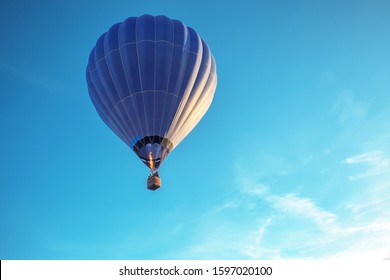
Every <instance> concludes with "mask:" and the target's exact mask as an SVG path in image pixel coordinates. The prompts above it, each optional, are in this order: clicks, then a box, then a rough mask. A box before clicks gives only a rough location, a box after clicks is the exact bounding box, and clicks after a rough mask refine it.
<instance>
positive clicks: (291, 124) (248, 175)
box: [0, 0, 390, 259]
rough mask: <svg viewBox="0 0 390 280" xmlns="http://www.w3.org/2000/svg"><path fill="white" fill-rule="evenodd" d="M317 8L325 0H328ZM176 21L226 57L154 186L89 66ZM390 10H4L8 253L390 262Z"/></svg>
mask: <svg viewBox="0 0 390 280" xmlns="http://www.w3.org/2000/svg"><path fill="white" fill-rule="evenodd" d="M313 2H314V3H313ZM145 13H149V14H153V15H159V14H163V15H166V16H168V17H171V18H175V19H179V20H181V21H183V22H184V23H185V24H186V25H188V26H191V27H193V28H194V29H195V30H196V31H197V32H198V33H199V34H200V35H201V36H202V38H203V39H204V40H205V41H206V42H207V43H208V45H209V47H210V49H211V51H212V53H213V55H214V57H215V59H216V63H217V72H218V87H217V91H216V95H215V99H214V102H213V104H212V106H211V108H210V110H209V112H208V113H207V114H206V115H205V117H204V118H203V120H202V121H201V122H200V123H199V124H198V126H197V127H196V128H195V129H194V131H193V132H191V133H190V134H189V136H188V137H187V138H186V139H185V140H184V141H183V142H182V143H181V144H180V145H179V146H178V148H177V149H176V150H175V151H174V152H173V153H171V154H170V155H169V157H168V158H167V159H166V161H165V162H164V165H163V166H162V168H161V171H160V174H161V176H162V182H163V187H162V189H160V190H159V191H157V192H151V191H148V190H146V177H147V175H148V170H147V168H146V167H145V166H144V165H143V164H142V163H141V162H140V161H139V160H138V158H137V157H136V155H135V154H134V153H133V152H132V151H131V150H130V149H129V148H128V147H127V146H126V145H125V144H123V143H122V142H121V141H120V140H119V139H118V138H117V137H116V136H115V135H114V134H113V133H112V132H111V131H110V130H109V129H108V128H107V127H106V126H105V125H104V123H103V122H102V121H101V120H100V118H99V117H98V115H97V113H96V112H95V110H94V108H93V106H92V103H91V102H90V100H89V97H88V92H87V87H86V82H85V67H86V64H87V60H88V55H89V52H90V50H91V48H92V47H93V46H94V44H95V42H96V40H97V38H98V37H99V36H100V34H102V33H103V32H105V31H106V30H108V28H109V27H110V26H111V25H112V24H114V23H116V22H119V21H122V20H124V19H125V18H127V17H129V16H139V15H142V14H145ZM389 14H390V5H389V2H388V1H378V0H374V1H345V0H341V1H333V0H332V1H329V0H328V1H264V0H263V1H254V0H253V1H226V0H220V1H219V0H218V1H189V0H180V1H179V0H170V1H168V0H167V1H151V0H150V1H70V0H67V1H32V0H31V1H29V0H24V1H19V0H12V1H8V0H6V1H2V4H1V9H0V24H1V25H0V26H1V28H0V35H1V45H0V128H1V129H0V136H1V137H0V164H1V166H0V222H1V229H0V259H280V258H282V259H291V258H294V259H306V258H309V259H311V258H365V259H383V258H389V257H390V238H389V236H390V218H389V217H390V144H389V143H390V80H389V77H390V52H389V50H390V17H389Z"/></svg>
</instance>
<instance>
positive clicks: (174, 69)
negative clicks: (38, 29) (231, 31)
mask: <svg viewBox="0 0 390 280" xmlns="http://www.w3.org/2000/svg"><path fill="white" fill-rule="evenodd" d="M86 78H87V83H88V91H89V95H90V98H91V100H92V102H93V104H94V106H95V108H96V111H97V112H98V114H99V115H100V117H101V118H102V120H103V121H104V122H105V123H106V124H107V126H108V127H109V128H110V129H111V130H112V131H113V132H115V134H116V135H117V136H118V137H119V138H120V139H122V141H123V142H125V143H126V144H127V145H128V146H129V147H130V148H131V149H133V151H134V152H135V153H136V154H137V156H138V157H139V158H140V159H141V160H142V161H143V162H144V163H145V164H146V165H147V166H148V167H150V168H151V169H152V170H157V169H158V168H159V166H160V165H161V163H162V162H163V160H164V159H165V158H166V157H167V155H168V154H169V153H170V152H171V151H172V150H173V149H174V148H175V147H176V146H177V145H178V144H179V143H180V142H181V141H182V140H183V139H184V137H186V135H187V134H188V133H189V132H190V131H191V130H192V129H193V128H194V127H195V126H196V124H197V123H198V122H199V121H200V119H201V118H202V117H203V115H204V114H205V113H206V111H207V109H208V108H209V106H210V104H211V102H212V99H213V96H214V92H215V89H216V85H217V76H216V66H215V61H214V58H213V56H212V54H211V52H210V50H209V48H208V46H207V44H206V43H205V42H204V41H203V40H202V39H201V38H200V37H199V35H198V34H197V33H196V32H195V31H194V30H193V29H192V28H190V27H187V26H185V25H184V24H183V23H181V22H180V21H178V20H172V19H169V18H167V17H165V16H156V17H154V16H151V15H143V16H141V17H130V18H128V19H126V20H125V21H123V22H121V23H117V24H115V25H113V26H112V27H111V28H110V29H109V30H108V31H107V32H105V33H104V34H103V35H101V37H100V38H99V39H98V40H97V43H96V45H95V47H94V48H93V49H92V51H91V53H90V57H89V62H88V65H87V71H86Z"/></svg>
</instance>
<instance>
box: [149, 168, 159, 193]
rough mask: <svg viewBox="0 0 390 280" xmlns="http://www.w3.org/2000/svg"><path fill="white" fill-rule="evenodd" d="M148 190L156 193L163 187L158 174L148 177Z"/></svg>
mask: <svg viewBox="0 0 390 280" xmlns="http://www.w3.org/2000/svg"><path fill="white" fill-rule="evenodd" d="M147 186H148V190H152V191H155V190H157V189H158V188H160V187H161V179H160V176H159V175H158V172H156V173H153V174H150V175H149V177H148V184H147Z"/></svg>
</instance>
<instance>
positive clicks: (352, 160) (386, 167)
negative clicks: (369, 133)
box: [343, 151, 390, 180]
mask: <svg viewBox="0 0 390 280" xmlns="http://www.w3.org/2000/svg"><path fill="white" fill-rule="evenodd" d="M343 162H344V163H346V164H350V165H357V164H366V165H367V166H368V169H366V170H365V171H364V172H362V173H360V174H357V175H353V176H350V179H352V180H354V179H360V178H364V177H370V176H375V175H380V174H383V173H385V172H386V174H390V172H389V171H390V159H389V158H387V157H386V156H385V154H384V152H383V151H371V152H366V153H362V154H359V155H355V156H351V157H348V158H346V159H345V160H344V161H343Z"/></svg>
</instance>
